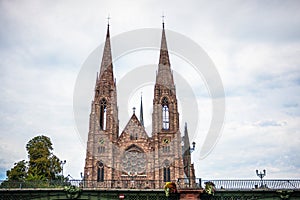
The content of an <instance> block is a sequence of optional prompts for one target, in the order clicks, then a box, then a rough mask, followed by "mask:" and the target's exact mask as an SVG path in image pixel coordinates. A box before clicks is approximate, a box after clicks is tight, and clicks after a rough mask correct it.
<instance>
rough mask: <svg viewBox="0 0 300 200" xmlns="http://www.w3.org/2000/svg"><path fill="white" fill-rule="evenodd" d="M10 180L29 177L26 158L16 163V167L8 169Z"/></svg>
mask: <svg viewBox="0 0 300 200" xmlns="http://www.w3.org/2000/svg"><path fill="white" fill-rule="evenodd" d="M6 176H7V178H8V180H14V181H23V180H25V178H26V177H27V162H26V161H25V160H22V161H19V162H17V163H15V165H14V167H13V168H11V169H10V170H7V172H6Z"/></svg>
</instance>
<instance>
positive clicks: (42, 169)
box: [26, 135, 62, 180]
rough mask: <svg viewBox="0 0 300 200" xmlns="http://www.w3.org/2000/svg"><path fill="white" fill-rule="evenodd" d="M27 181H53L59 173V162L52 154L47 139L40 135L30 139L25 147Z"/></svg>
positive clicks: (48, 139) (51, 148)
mask: <svg viewBox="0 0 300 200" xmlns="http://www.w3.org/2000/svg"><path fill="white" fill-rule="evenodd" d="M26 150H27V152H28V158H29V166H28V179H29V180H54V179H57V177H58V175H59V173H60V172H61V170H62V168H61V164H60V160H59V158H58V157H57V156H55V155H54V154H53V153H52V150H53V147H52V142H51V140H50V138H49V137H47V136H44V135H41V136H36V137H34V138H33V139H31V140H30V141H29V142H28V143H27V145H26Z"/></svg>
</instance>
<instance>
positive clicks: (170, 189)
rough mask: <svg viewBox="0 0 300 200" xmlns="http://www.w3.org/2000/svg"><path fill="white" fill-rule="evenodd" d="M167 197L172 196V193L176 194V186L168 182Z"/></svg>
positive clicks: (166, 186) (165, 188)
mask: <svg viewBox="0 0 300 200" xmlns="http://www.w3.org/2000/svg"><path fill="white" fill-rule="evenodd" d="M164 190H165V193H166V196H167V197H168V196H170V193H176V192H177V190H176V184H175V183H173V182H166V184H165V187H164Z"/></svg>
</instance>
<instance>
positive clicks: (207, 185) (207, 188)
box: [204, 181, 215, 195]
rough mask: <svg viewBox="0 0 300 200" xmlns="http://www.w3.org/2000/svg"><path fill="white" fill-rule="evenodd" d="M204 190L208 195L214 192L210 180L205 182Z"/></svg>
mask: <svg viewBox="0 0 300 200" xmlns="http://www.w3.org/2000/svg"><path fill="white" fill-rule="evenodd" d="M204 184H205V189H204V190H205V192H206V193H207V194H209V195H214V194H215V184H214V183H213V182H211V181H208V182H205V183H204Z"/></svg>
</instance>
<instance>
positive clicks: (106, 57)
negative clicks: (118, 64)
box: [99, 24, 113, 78]
mask: <svg viewBox="0 0 300 200" xmlns="http://www.w3.org/2000/svg"><path fill="white" fill-rule="evenodd" d="M112 68H113V66H112V55H111V46H110V33H109V24H107V32H106V39H105V45H104V49H103V56H102V62H101V67H100V74H99V78H101V76H102V75H103V72H104V71H107V70H109V71H110V72H111V73H112V70H113V69H112ZM112 78H113V77H112Z"/></svg>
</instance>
